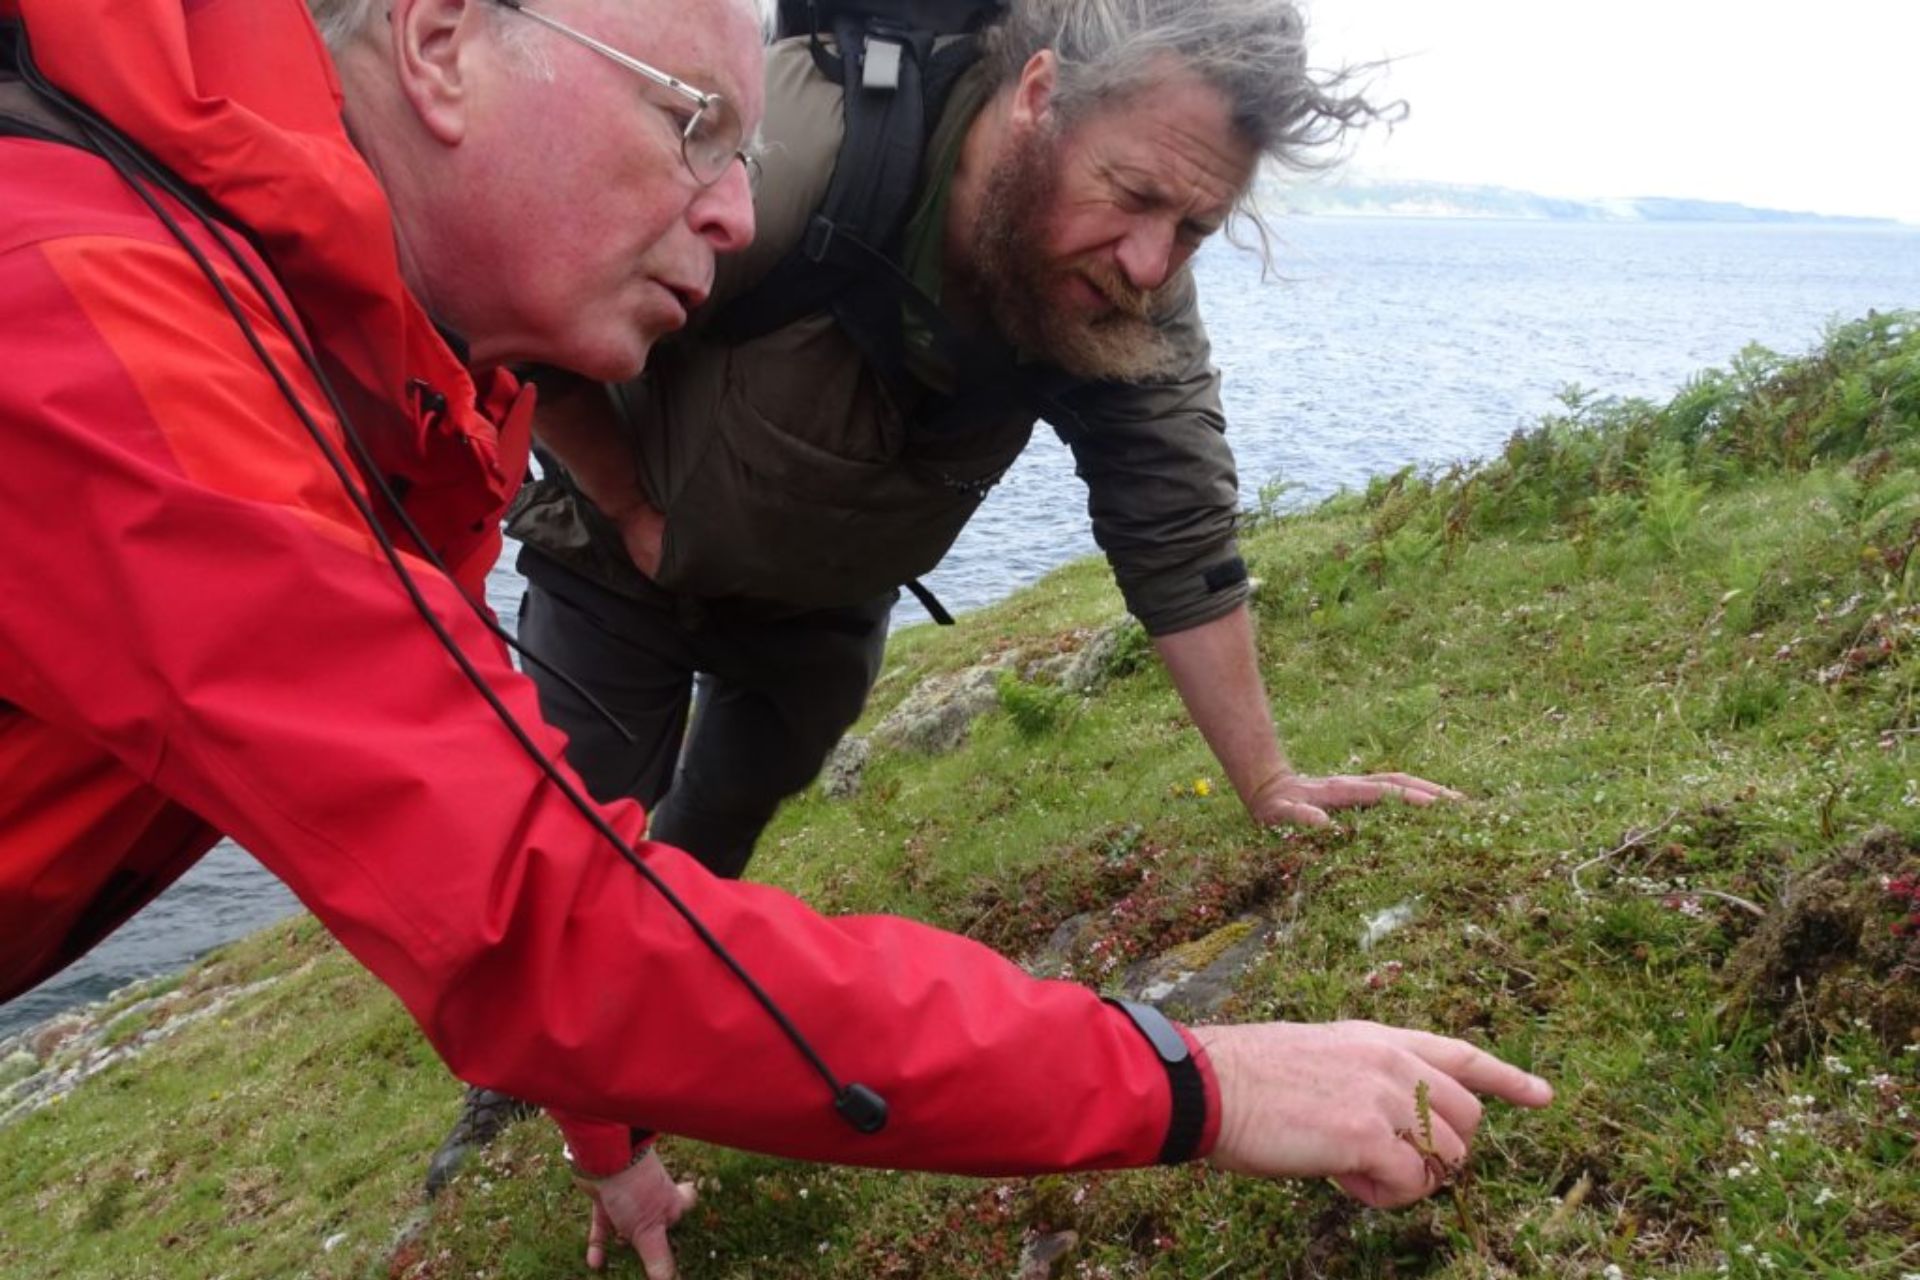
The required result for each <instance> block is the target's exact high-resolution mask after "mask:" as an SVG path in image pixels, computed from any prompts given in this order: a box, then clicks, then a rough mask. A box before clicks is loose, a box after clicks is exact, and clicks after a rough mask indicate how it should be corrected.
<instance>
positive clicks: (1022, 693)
mask: <svg viewBox="0 0 1920 1280" xmlns="http://www.w3.org/2000/svg"><path fill="white" fill-rule="evenodd" d="M995 689H996V691H997V692H998V693H999V695H1000V706H1001V708H1002V709H1003V710H1005V711H1006V713H1007V718H1008V719H1009V720H1011V721H1013V728H1014V732H1016V733H1018V734H1019V735H1020V737H1021V738H1022V739H1024V740H1026V741H1028V742H1031V741H1033V740H1034V739H1036V738H1044V737H1046V736H1047V735H1048V734H1050V733H1052V732H1053V731H1054V730H1055V729H1056V728H1058V727H1059V726H1060V724H1061V723H1062V722H1063V721H1065V720H1066V718H1067V714H1068V712H1069V710H1070V709H1071V708H1072V704H1073V695H1072V694H1070V693H1068V692H1067V691H1066V690H1065V689H1060V688H1055V687H1053V686H1049V685H1038V684H1028V683H1027V682H1026V681H1025V680H1022V679H1021V678H1020V677H1018V676H1016V675H1014V674H1013V673H1012V672H1010V671H1008V672H1002V673H1001V674H1000V680H999V682H998V684H997V685H996V686H995Z"/></svg>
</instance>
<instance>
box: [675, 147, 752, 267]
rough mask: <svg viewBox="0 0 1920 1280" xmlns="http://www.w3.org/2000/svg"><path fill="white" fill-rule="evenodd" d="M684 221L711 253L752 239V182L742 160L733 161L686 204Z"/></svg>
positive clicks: (732, 249)
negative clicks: (718, 178)
mask: <svg viewBox="0 0 1920 1280" xmlns="http://www.w3.org/2000/svg"><path fill="white" fill-rule="evenodd" d="M687 222H688V223H689V225H691V226H692V227H693V229H694V231H695V232H696V233H697V234H698V235H699V236H700V238H701V239H703V240H705V241H706V242H707V243H708V244H711V245H712V246H713V249H714V252H715V253H737V252H739V251H740V250H742V249H744V248H746V247H747V246H748V245H749V244H752V243H753V184H752V183H751V182H749V181H748V179H747V166H746V165H745V163H743V162H740V161H735V162H734V163H733V164H730V165H728V166H727V172H726V174H725V175H724V176H722V177H721V178H720V180H719V181H717V182H715V183H714V184H713V185H712V186H710V187H706V188H703V189H702V190H701V191H700V193H699V194H698V195H696V196H695V197H694V198H693V203H692V204H690V205H688V206H687Z"/></svg>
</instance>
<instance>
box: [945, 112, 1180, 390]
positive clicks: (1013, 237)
mask: <svg viewBox="0 0 1920 1280" xmlns="http://www.w3.org/2000/svg"><path fill="white" fill-rule="evenodd" d="M1057 159H1058V158H1057V148H1056V147H1055V146H1053V145H1052V144H1051V143H1050V141H1049V140H1047V139H1043V138H1031V139H1028V140H1027V141H1025V142H1024V143H1021V144H1018V145H1017V147H1016V149H1015V150H1013V151H1012V153H1011V154H1008V155H1006V156H1003V157H1002V158H1001V162H1000V164H998V165H997V166H995V168H994V169H993V171H992V172H991V173H989V174H988V175H987V180H986V187H985V190H984V191H983V192H982V193H981V200H980V216H979V220H978V221H977V222H976V224H975V226H974V231H973V243H972V250H973V252H972V256H971V261H970V262H969V263H968V264H967V266H968V269H967V270H966V271H965V272H964V273H963V278H964V279H965V282H966V284H967V285H968V286H969V287H970V288H971V290H972V292H973V293H974V294H975V296H976V297H977V298H978V299H979V301H980V302H981V304H982V305H983V306H984V307H985V308H986V312H987V315H988V317H989V318H991V319H992V321H993V324H994V327H995V328H996V329H998V330H999V332H1000V334H1001V336H1002V337H1004V338H1005V339H1006V340H1007V341H1008V342H1010V343H1012V344H1013V346H1014V347H1015V348H1017V349H1018V350H1019V351H1021V352H1022V353H1023V354H1026V355H1028V356H1032V357H1034V358H1037V359H1040V360H1043V361H1045V362H1046V363H1048V364H1051V365H1054V366H1055V367H1057V368H1059V369H1061V370H1063V371H1065V372H1067V373H1070V374H1072V375H1073V376H1074V377H1076V378H1090V379H1097V380H1103V381H1117V382H1145V381H1148V380H1150V379H1153V378H1156V377H1163V376H1165V375H1167V374H1169V373H1171V372H1172V371H1173V369H1174V368H1175V366H1176V364H1177V362H1178V361H1177V356H1178V353H1177V352H1175V350H1174V349H1173V345H1172V344H1171V343H1170V342H1168V341H1167V339H1166V337H1165V335H1163V334H1162V333H1161V332H1160V330H1159V328H1158V327H1157V326H1156V325H1155V324H1154V323H1153V320H1152V315H1153V313H1154V311H1155V310H1156V309H1157V304H1158V303H1159V302H1160V293H1161V292H1162V291H1161V290H1155V291H1152V292H1143V291H1141V290H1138V289H1135V288H1134V287H1133V286H1132V285H1131V284H1130V283H1128V281H1127V280H1126V279H1125V278H1124V277H1123V276H1121V275H1119V273H1118V272H1117V271H1115V270H1113V269H1111V268H1110V267H1108V266H1107V265H1106V264H1105V263H1104V262H1102V263H1073V264H1064V265H1063V264H1061V263H1057V262H1051V261H1049V260H1048V259H1047V258H1046V256H1045V254H1044V252H1043V251H1042V249H1041V236H1040V234H1039V228H1041V227H1043V226H1044V225H1045V221H1046V214H1047V212H1048V211H1049V210H1050V209H1052V207H1053V203H1054V198H1055V196H1056V195H1057V193H1058V187H1059V179H1058V165H1057ZM1066 271H1078V272H1081V273H1082V274H1085V275H1087V276H1089V277H1090V278H1092V280H1093V282H1094V284H1095V286H1096V287H1097V288H1099V289H1100V290H1101V291H1102V292H1104V293H1105V294H1106V295H1107V297H1108V298H1109V300H1110V301H1111V302H1112V303H1113V308H1112V309H1111V310H1109V311H1107V312H1106V313H1104V314H1102V315H1099V316H1093V317H1088V316H1086V315H1084V314H1080V313H1078V312H1076V311H1073V310H1069V309H1068V308H1067V307H1065V306H1063V305H1061V304H1058V303H1056V302H1055V301H1054V300H1053V292H1052V291H1051V290H1049V289H1047V288H1045V287H1044V285H1045V284H1046V282H1047V281H1048V280H1049V279H1050V278H1052V277H1055V276H1058V275H1060V274H1062V273H1063V272H1066Z"/></svg>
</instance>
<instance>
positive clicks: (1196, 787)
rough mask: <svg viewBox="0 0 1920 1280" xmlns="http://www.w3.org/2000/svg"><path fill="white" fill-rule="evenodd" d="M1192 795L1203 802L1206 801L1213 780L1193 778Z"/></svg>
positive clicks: (1210, 792)
mask: <svg viewBox="0 0 1920 1280" xmlns="http://www.w3.org/2000/svg"><path fill="white" fill-rule="evenodd" d="M1193 794H1195V795H1197V796H1199V797H1200V798H1201V799H1203V800H1204V799H1206V798H1207V797H1208V796H1210V795H1212V794H1213V779H1211V778H1195V779H1194V780H1193Z"/></svg>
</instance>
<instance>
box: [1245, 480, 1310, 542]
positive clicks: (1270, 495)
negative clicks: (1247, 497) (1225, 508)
mask: <svg viewBox="0 0 1920 1280" xmlns="http://www.w3.org/2000/svg"><path fill="white" fill-rule="evenodd" d="M1298 488H1300V486H1299V485H1298V484H1296V483H1295V482H1294V481H1292V480H1285V479H1282V478H1281V477H1279V476H1269V477H1268V478H1267V479H1265V480H1263V481H1262V482H1261V484H1260V488H1259V489H1258V490H1256V491H1255V493H1254V499H1253V506H1252V507H1250V508H1248V509H1247V510H1246V511H1245V512H1243V513H1242V514H1241V517H1240V521H1241V529H1242V531H1243V532H1246V533H1252V532H1254V531H1255V530H1258V529H1270V528H1272V527H1273V526H1274V525H1276V524H1278V523H1279V522H1280V517H1281V516H1282V515H1284V514H1285V512H1284V511H1283V510H1282V508H1281V504H1282V503H1284V502H1285V501H1286V497H1287V495H1288V494H1290V493H1292V492H1294V491H1295V490H1297V489H1298Z"/></svg>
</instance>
